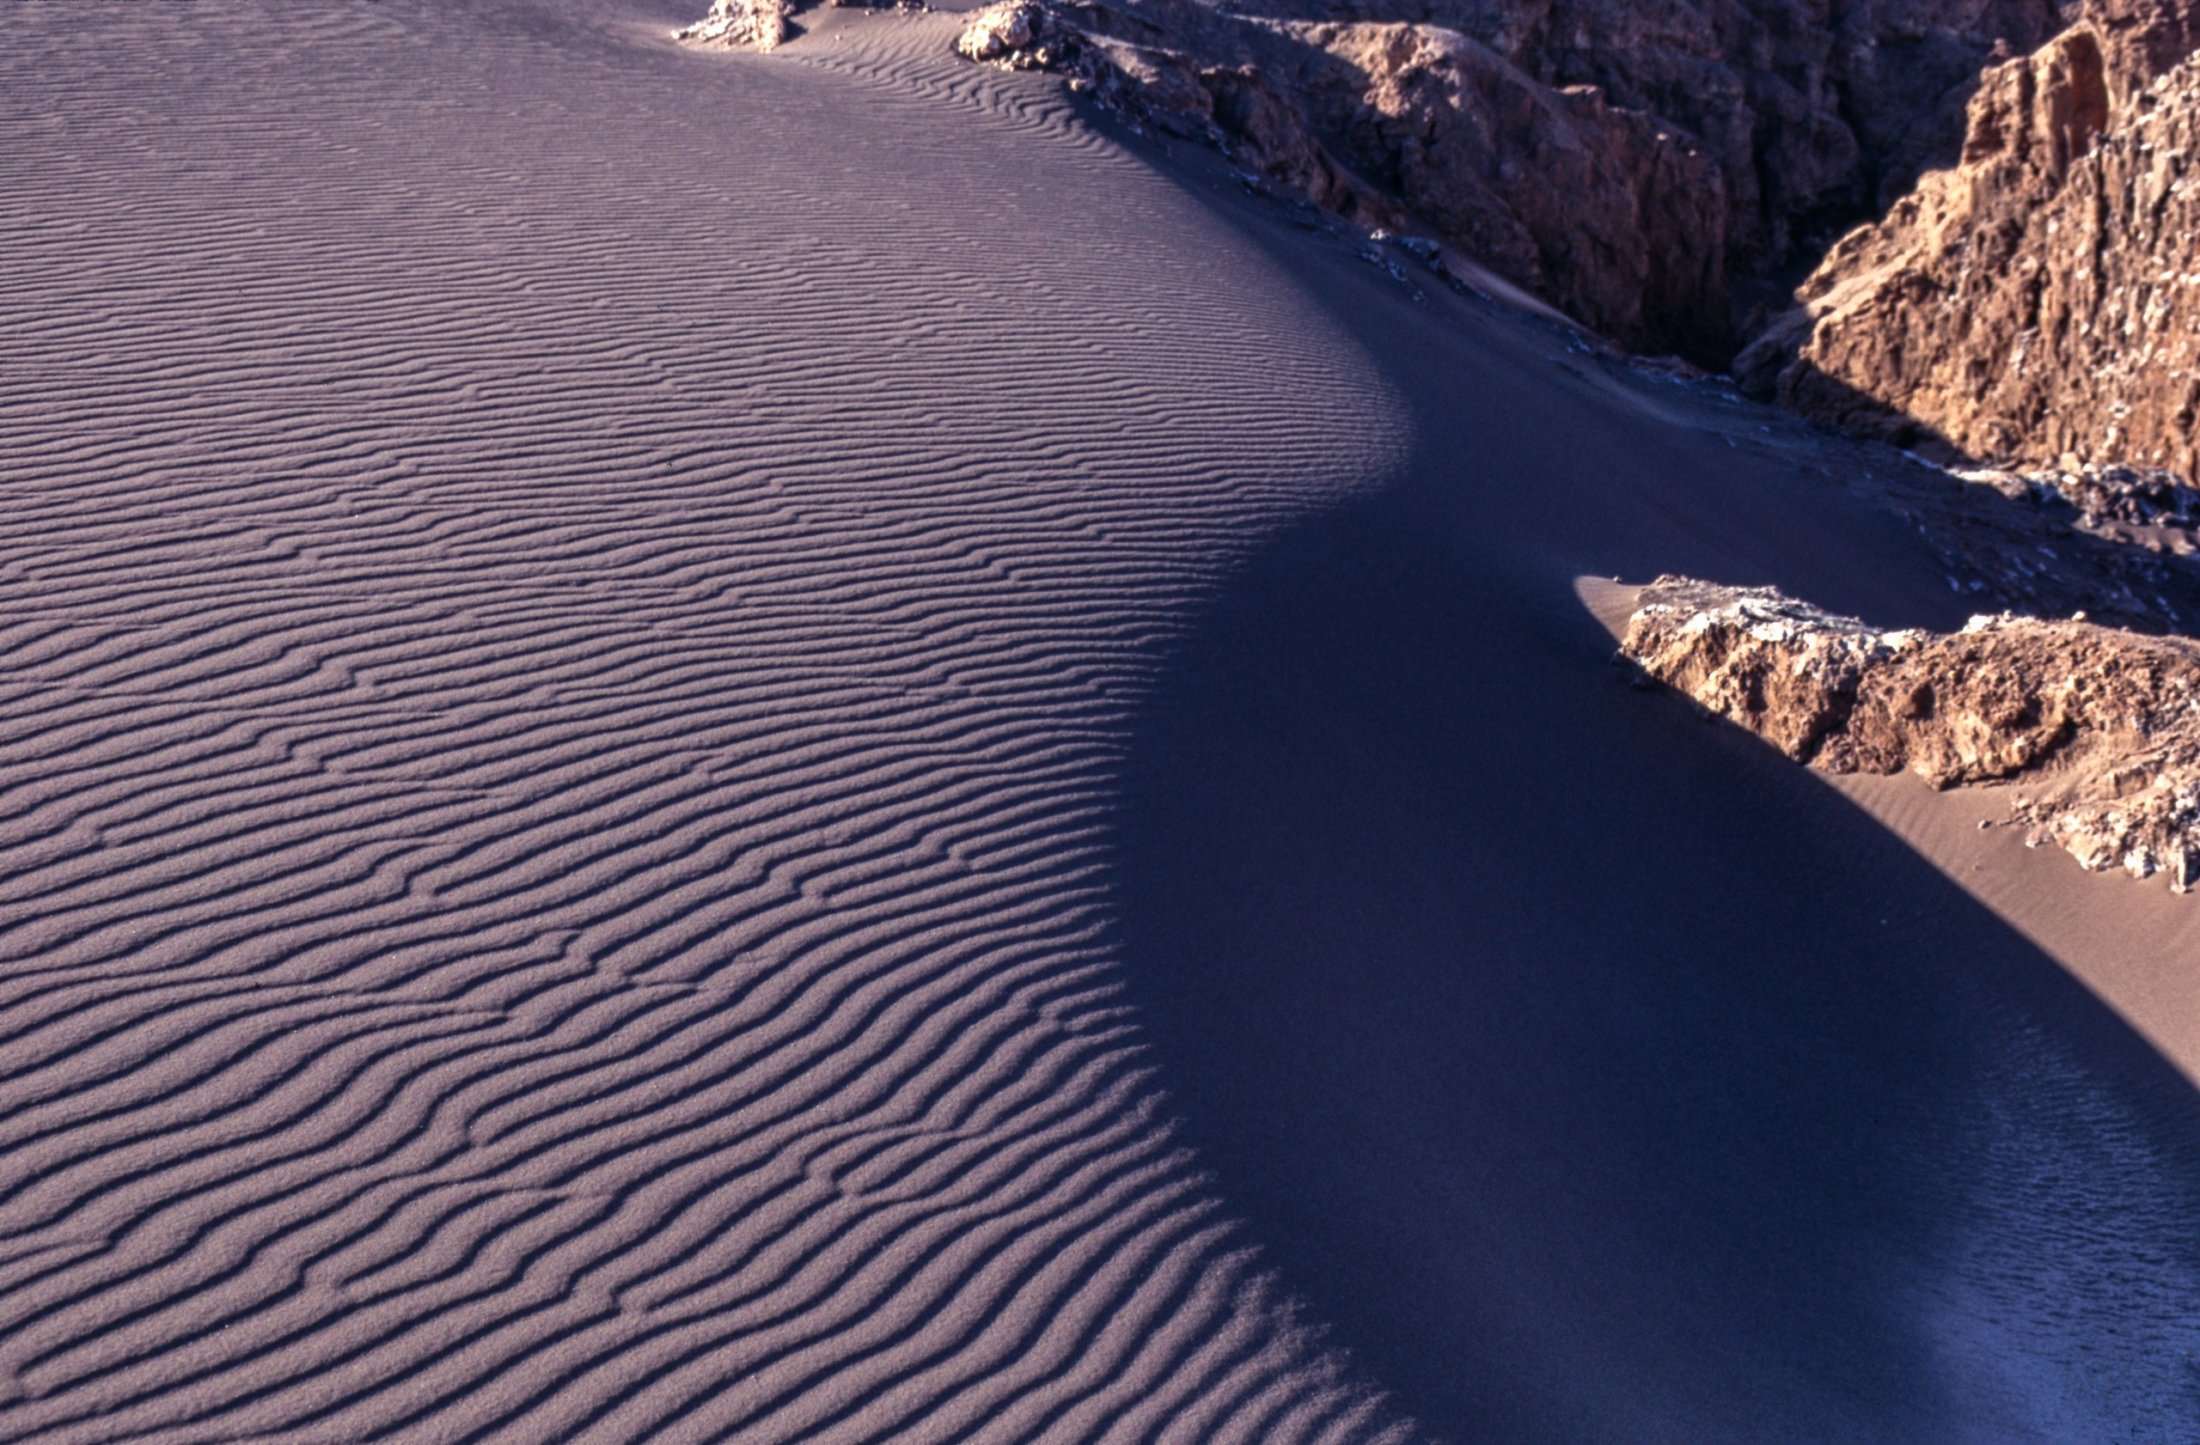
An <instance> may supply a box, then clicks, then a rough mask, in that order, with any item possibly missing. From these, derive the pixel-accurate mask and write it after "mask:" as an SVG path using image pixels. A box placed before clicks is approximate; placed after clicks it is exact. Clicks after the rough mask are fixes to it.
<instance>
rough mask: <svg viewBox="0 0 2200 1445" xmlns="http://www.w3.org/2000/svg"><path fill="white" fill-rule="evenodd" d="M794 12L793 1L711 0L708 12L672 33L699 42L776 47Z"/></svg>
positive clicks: (760, 47)
mask: <svg viewBox="0 0 2200 1445" xmlns="http://www.w3.org/2000/svg"><path fill="white" fill-rule="evenodd" d="M793 15H794V4H793V0H711V7H710V13H709V14H708V15H705V16H704V17H703V18H702V19H700V20H698V21H696V22H695V23H694V24H693V25H689V26H685V27H683V28H681V29H679V30H675V31H674V32H672V33H673V36H674V38H675V39H679V40H689V41H694V42H696V43H698V44H707V45H739V46H746V47H747V48H749V49H751V50H776V49H777V48H778V47H779V46H780V44H781V43H782V42H784V41H785V40H786V38H787V26H788V21H789V20H790V19H791V18H792V16H793Z"/></svg>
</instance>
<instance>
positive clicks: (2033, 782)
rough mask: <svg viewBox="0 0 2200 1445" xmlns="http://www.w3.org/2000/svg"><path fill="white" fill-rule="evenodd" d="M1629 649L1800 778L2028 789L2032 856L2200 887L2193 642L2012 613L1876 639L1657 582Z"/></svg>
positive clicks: (1766, 602)
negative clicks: (1957, 627)
mask: <svg viewBox="0 0 2200 1445" xmlns="http://www.w3.org/2000/svg"><path fill="white" fill-rule="evenodd" d="M1620 651H1621V654H1622V656H1624V657H1625V658H1627V659H1630V660H1631V661H1632V662H1633V663H1634V664H1636V665H1637V666H1639V667H1640V668H1641V669H1642V670H1643V672H1645V673H1646V674H1648V675H1649V676H1651V677H1653V678H1656V679H1657V680H1659V681H1661V682H1663V683H1665V684H1667V685H1669V686H1671V687H1673V688H1674V689H1676V690H1678V691H1680V692H1682V693H1684V694H1686V695H1687V696H1689V697H1691V698H1693V699H1694V700H1695V701H1696V702H1697V703H1699V704H1701V705H1702V706H1703V707H1704V708H1705V709H1706V710H1708V711H1710V712H1712V713H1715V714H1717V715H1719V716H1720V717H1724V718H1728V719H1730V720H1732V721H1734V722H1736V723H1739V724H1741V725H1742V726H1744V727H1747V728H1749V729H1750V730H1751V731H1752V732H1755V733H1757V734H1758V735H1760V736H1762V737H1764V738H1766V739H1767V740H1769V741H1770V742H1772V743H1773V744H1775V745H1776V746H1778V747H1779V748H1780V749H1781V751H1783V752H1785V753H1786V754H1787V755H1788V756H1789V757H1792V758H1795V759H1796V760H1798V761H1800V762H1804V763H1808V764H1811V765H1812V766H1814V767H1818V768H1822V769H1825V770H1827V771H1829V772H1843V773H1845V772H1866V773H1896V772H1902V771H1908V772H1912V773H1915V774H1917V775H1918V776H1920V777H1922V778H1924V779H1925V780H1926V781H1927V782H1929V783H1931V784H1932V785H1934V786H1935V787H1940V788H1946V787H1953V786H1957V785H1960V784H1976V783H2005V782H2012V781H2016V780H2022V781H2023V783H2024V784H2025V786H2026V789H2027V791H2026V793H2025V794H2024V795H2021V796H2018V797H2016V798H2015V800H2014V802H2013V804H2012V807H2011V814H2012V817H2013V818H2014V819H2015V820H2016V821H2018V822H2019V823H2021V824H2022V825H2024V826H2025V827H2026V828H2027V829H2028V830H2029V832H2028V841H2031V842H2034V843H2044V842H2052V843H2054V844H2056V845H2057V846H2059V847H2062V848H2064V849H2066V850H2068V851H2069V852H2070V853H2071V854H2072V855H2073V856H2075V857H2076V858H2077V860H2078V861H2079V862H2080V863H2081V864H2083V865H2084V866H2085V867H2086V868H2088V869H2094V870H2102V869H2111V868H2122V869H2124V870H2125V871H2127V872H2129V873H2131V874H2132V875H2133V876H2135V877H2140V878H2145V877H2148V876H2151V875H2152V874H2155V873H2157V872H2160V873H2166V874H2167V875H2168V877H2169V881H2170V886H2171V887H2173V888H2175V889H2176V890H2177V891H2179V892H2186V891H2190V890H2191V889H2192V888H2193V887H2194V886H2195V884H2196V883H2200V643H2194V642H2192V641H2189V640H2186V639H2183V638H2168V637H2148V636H2141V635H2138V634H2135V633H2130V632H2122V631H2117V630H2115V629H2112V628H2104V627H2098V626H2095V625H2093V624H2090V623H2088V622H2085V621H2083V620H2072V621H2069V622H2050V621H2043V620H2041V619H2038V618H2024V617H2012V616H2008V615H2005V614H2004V615H1996V616H1984V617H1974V618H1973V619H1971V621H1970V623H1969V624H1968V625H1967V626H1966V627H1965V628H1964V629H1963V630H1962V631H1961V632H1956V633H1933V632H1925V631H1917V630H1908V631H1892V632H1890V631H1881V630H1878V629H1874V628H1872V627H1870V626H1868V625H1866V624H1865V623H1863V622H1860V621H1858V620H1857V619H1855V618H1851V617H1836V616H1832V615H1830V614H1827V613H1825V612H1821V611H1819V610H1818V609H1816V608H1813V607H1810V606H1808V605H1807V604H1805V603H1802V602H1798V601H1796V600H1795V599H1793V598H1790V597H1787V596H1785V595H1783V594H1781V593H1779V592H1776V591H1773V590H1772V589H1769V588H1735V587H1723V586H1719V585H1716V584H1713V583H1707V582H1700V581H1695V580H1692V579H1688V578H1681V577H1661V578H1659V579H1658V580H1657V581H1656V582H1655V583H1653V584H1652V585H1651V586H1650V587H1648V588H1647V589H1645V590H1644V592H1643V594H1642V596H1641V598H1640V599H1639V602H1638V606H1637V610H1636V611H1635V613H1634V615H1633V616H1632V617H1631V618H1630V620H1629V622H1628V626H1627V631H1626V634H1625V637H1624V638H1623V640H1622V642H1621V645H1620Z"/></svg>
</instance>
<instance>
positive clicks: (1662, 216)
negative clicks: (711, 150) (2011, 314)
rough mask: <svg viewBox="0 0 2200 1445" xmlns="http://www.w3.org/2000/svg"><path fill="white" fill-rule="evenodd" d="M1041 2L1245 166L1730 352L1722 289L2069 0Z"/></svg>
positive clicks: (1749, 277) (1812, 228)
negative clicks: (1840, 1) (1254, 8)
mask: <svg viewBox="0 0 2200 1445" xmlns="http://www.w3.org/2000/svg"><path fill="white" fill-rule="evenodd" d="M1041 3H1043V4H1044V5H1045V10H1044V12H1043V13H1044V15H1045V16H1046V17H1049V18H1047V19H1036V18H1035V19H1034V20H1033V21H1032V28H1033V29H1034V30H1035V31H1051V32H1053V33H1055V34H1057V35H1062V34H1067V33H1069V32H1076V33H1078V34H1081V35H1083V36H1084V37H1086V38H1087V39H1088V40H1089V41H1091V42H1092V43H1093V48H1092V50H1088V51H1082V52H1078V53H1083V54H1092V53H1098V54H1099V55H1101V56H1103V57H1104V58H1106V59H1107V60H1108V61H1109V62H1110V63H1111V64H1112V65H1114V66H1115V68H1116V70H1117V72H1118V73H1119V74H1120V76H1122V77H1123V78H1124V79H1125V80H1126V81H1127V82H1128V84H1127V85H1126V86H1124V87H1123V89H1122V90H1121V92H1120V93H1121V94H1123V95H1125V96H1127V97H1130V98H1132V99H1133V101H1134V103H1136V104H1138V105H1141V106H1144V107H1145V108H1146V109H1147V111H1148V113H1149V114H1150V115H1151V116H1152V117H1154V118H1157V119H1159V120H1160V121H1161V123H1163V124H1170V125H1174V126H1176V127H1178V128H1182V129H1187V130H1191V131H1196V132H1199V133H1203V134H1210V135H1212V136H1215V137H1217V138H1218V139H1221V140H1222V141H1223V142H1224V143H1226V144H1227V145H1228V146H1229V147H1230V148H1231V149H1232V151H1233V152H1234V153H1235V154H1236V155H1237V157H1238V159H1239V161H1240V163H1241V164H1242V165H1244V166H1245V167H1246V168H1247V169H1248V170H1251V171H1254V172H1257V173H1259V174H1260V175H1262V176H1264V177H1265V178H1267V179H1269V180H1271V181H1274V182H1277V183H1279V184H1282V185H1286V186H1289V187H1291V188H1293V189H1297V190H1300V191H1302V192H1303V193H1304V194H1306V195H1308V196H1309V197H1311V198H1312V199H1313V200H1314V201H1315V202H1316V203H1318V204H1320V205H1323V206H1325V207H1328V208H1330V209H1332V210H1335V211H1338V212H1339V213H1340V214H1344V215H1347V216H1350V217H1352V218H1353V219H1356V220H1362V221H1364V222H1369V223H1371V224H1392V225H1396V224H1398V223H1399V222H1400V221H1404V222H1407V223H1410V224H1411V225H1412V226H1413V227H1414V228H1415V229H1425V230H1433V231H1434V232H1436V233H1437V234H1438V235H1440V236H1441V238H1442V239H1444V240H1445V241H1446V242H1448V243H1450V244H1451V245H1452V246H1454V247H1455V248H1457V249H1458V250H1460V251H1461V252H1462V253H1464V254H1466V255H1468V256H1471V257H1472V258H1473V259H1474V260H1476V261H1478V262H1480V263H1482V264H1483V265H1485V266H1487V267H1489V268H1490V269H1491V270H1493V271H1495V272H1496V273H1498V274H1499V275H1502V276H1504V277H1505V278H1506V279H1508V280H1511V281H1513V282H1515V283H1517V284H1519V285H1521V286H1524V287H1526V288H1528V289H1530V290H1532V291H1535V292H1537V293H1538V294H1540V295H1542V296H1544V297H1546V298H1547V299H1549V300H1550V301H1552V302H1553V303H1554V304H1556V305H1557V306H1559V307H1560V308H1561V309H1563V310H1565V311H1567V312H1568V313H1570V314H1572V315H1573V316H1575V317H1577V318H1578V319H1580V320H1581V321H1583V322H1585V323H1587V324H1588V325H1590V326H1592V327H1594V328H1596V329H1597V330H1599V331H1602V332H1604V333H1605V334H1607V335H1609V336H1611V337H1612V338H1613V339H1614V340H1616V341H1618V342H1620V343H1622V344H1623V345H1626V346H1629V347H1631V348H1634V349H1636V350H1640V351H1648V352H1659V351H1677V352H1680V353H1682V354H1685V355H1687V356H1689V357H1691V358H1692V359H1695V360H1698V361H1707V362H1711V363H1714V364H1724V362H1725V361H1726V360H1727V359H1728V358H1730V357H1731V355H1732V345H1733V341H1734V339H1735V334H1736V333H1735V330H1734V326H1733V314H1734V311H1735V309H1736V306H1735V303H1736V301H1737V299H1740V300H1742V301H1749V300H1752V299H1758V298H1757V297H1756V295H1755V294H1754V293H1762V294H1763V295H1764V296H1767V297H1769V296H1773V295H1776V294H1777V293H1778V292H1779V291H1780V289H1781V288H1779V287H1777V286H1775V285H1773V283H1772V281H1771V279H1770V278H1773V277H1775V276H1777V275H1778V274H1780V273H1781V272H1782V271H1783V270H1784V269H1785V268H1788V267H1790V266H1792V265H1793V264H1794V263H1795V262H1796V260H1797V259H1798V258H1799V257H1807V255H1808V254H1810V252H1811V249H1812V248H1813V247H1815V246H1818V245H1821V244H1823V242H1824V241H1825V240H1827V239H1830V236H1831V235H1832V234H1833V233H1834V232H1835V231H1837V230H1838V229H1839V228H1840V227H1841V226H1844V225H1846V224H1848V223H1850V222H1852V221H1855V220H1858V219H1862V218H1864V217H1866V216H1869V215H1874V214H1877V213H1878V211H1879V209H1880V208H1881V207H1882V206H1883V204H1884V201H1885V199H1886V198H1887V197H1888V196H1889V195H1891V194H1892V193H1894V192H1896V191H1899V190H1900V189H1902V188H1904V187H1906V186H1907V185H1908V184H1909V183H1910V181H1911V180H1912V179H1914V177H1915V176H1916V175H1917V174H1918V173H1919V172H1921V171H1922V170H1924V169H1926V168H1928V167H1930V166H1932V165H1936V164H1942V163H1945V162H1947V161H1948V160H1950V159H1952V158H1953V155H1954V151H1955V147H1956V145H1957V142H1958V140H1959V139H1960V137H1961V135H1962V133H1963V110H1962V102H1963V99H1964V97H1965V96H1966V95H1968V93H1969V90H1970V88H1971V87H1972V86H1973V85H1974V84H1975V83H1976V81H1977V77H1978V74H1979V71H1980V69H1981V67H1982V66H1983V65H1984V64H1985V63H1986V61H1987V60H1988V58H1989V57H1990V56H1991V55H1992V54H1993V52H1994V47H1995V46H1997V45H2004V46H2014V47H2017V48H2022V49H2029V48H2031V47H2032V46H2035V45H2037V44H2039V43H2040V42H2041V41H2042V40H2044V39H2045V38H2047V37H2048V36H2049V35H2051V34H2053V33H2054V32H2055V31H2056V30H2057V29H2058V28H2060V27H2061V25H2063V24H2064V23H2066V21H2067V19H2068V12H2070V11H2071V9H2072V8H2073V6H2074V3H2075V0H1904V3H1899V4H1897V3H1892V0H1886V3H1871V0H1859V3H1850V4H1844V5H1837V6H1831V7H1829V6H1828V5H1827V4H1825V3H1824V0H1661V3H1658V4H1654V5H1643V4H1638V3H1632V0H1275V3H1271V4H1269V5H1264V6H1263V7H1261V9H1260V10H1259V12H1258V13H1249V12H1246V11H1243V10H1241V9H1239V8H1237V7H1235V6H1225V5H1224V4H1222V3H1221V0H1215V3H1203V0H1026V3H1024V4H1022V5H1019V6H1016V7H1014V8H1016V9H1019V10H1023V11H1027V12H1028V11H1031V10H1033V9H1035V8H1036V7H1037V6H1038V5H1039V4H1041ZM1048 48H1049V49H1050V50H1051V52H1052V53H1053V54H1054V55H1056V56H1061V55H1065V54H1069V53H1071V52H1072V50H1074V49H1075V48H1074V47H1065V46H1062V45H1059V44H1057V45H1053V46H1051V47H1048ZM986 58H988V59H993V60H999V59H1001V58H1002V57H1001V56H1000V55H999V54H990V53H989V54H988V56H987V57H986ZM1084 80H1085V82H1086V83H1088V84H1099V85H1100V86H1101V88H1102V89H1103V90H1107V91H1109V92H1110V93H1116V92H1115V91H1114V88H1113V87H1112V86H1110V85H1108V84H1106V83H1105V82H1103V81H1099V80H1097V79H1096V78H1095V77H1093V76H1092V75H1090V74H1087V75H1086V76H1085V77H1084Z"/></svg>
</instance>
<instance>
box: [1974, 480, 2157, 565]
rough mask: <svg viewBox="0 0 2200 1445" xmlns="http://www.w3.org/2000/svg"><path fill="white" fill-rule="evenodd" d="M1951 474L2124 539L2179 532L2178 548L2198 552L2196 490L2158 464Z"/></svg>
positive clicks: (2014, 500)
mask: <svg viewBox="0 0 2200 1445" xmlns="http://www.w3.org/2000/svg"><path fill="white" fill-rule="evenodd" d="M1953 474H1954V475H1955V476H1957V477H1960V478H1962V479H1963V480H1964V481H1966V482H1971V483H1974V484H1977V485H1981V486H1988V487H1992V488H1993V489H1994V490H1995V491H1997V492H1999V493H2001V494H2002V495H2003V496H2005V497H2007V498H2009V500H2011V501H2013V502H2029V503H2031V504H2032V505H2033V506H2035V507H2038V508H2042V509H2062V510H2066V511H2068V512H2069V513H2070V514H2071V515H2072V516H2073V517H2074V518H2075V519H2076V520H2077V522H2078V524H2079V525H2080V526H2083V527H2084V528H2086V529H2087V530H2089V531H2093V532H2096V533H2102V534H2107V535H2112V536H2118V537H2120V538H2126V539H2128V537H2129V535H2130V532H2129V530H2128V529H2138V528H2150V529H2157V530H2160V531H2164V532H2170V533H2180V534H2183V535H2182V537H2181V539H2180V540H2181V541H2182V542H2183V543H2184V544H2185V545H2183V546H2182V547H2180V548H2179V549H2178V550H2180V551H2183V552H2187V553H2190V552H2192V551H2194V550H2200V547H2196V546H2195V543H2196V542H2200V490H2196V489H2195V488H2193V487H2192V486H2191V485H2190V484H2189V483H2188V482H2186V481H2185V479H2184V478H2183V477H2182V476H2180V475H2178V474H2177V473H2176V472H2173V471H2169V470H2167V469H2165V468H2162V467H2129V466H2120V465H2111V466H2096V465H2092V464H2084V465H2080V466H2076V467H2068V468H2065V467H2045V468H2040V469H2036V470H2030V471H2018V470H2011V469H2008V468H2003V467H1958V468H1955V469H1954V473H1953Z"/></svg>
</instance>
